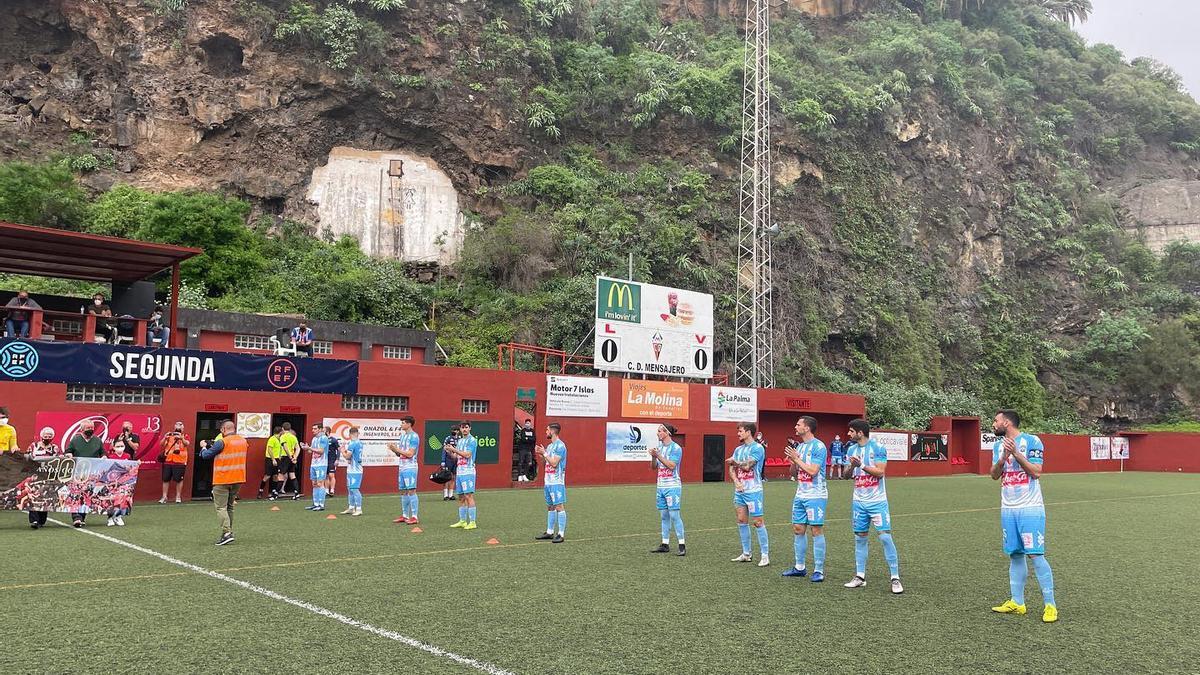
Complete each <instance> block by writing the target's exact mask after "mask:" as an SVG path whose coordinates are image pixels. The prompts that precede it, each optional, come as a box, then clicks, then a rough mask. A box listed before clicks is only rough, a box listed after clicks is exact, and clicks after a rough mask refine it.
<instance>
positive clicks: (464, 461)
mask: <svg viewBox="0 0 1200 675" xmlns="http://www.w3.org/2000/svg"><path fill="white" fill-rule="evenodd" d="M454 447H455V448H457V449H458V451H459V452H465V453H467V456H466V457H463V456H462V455H459V456H458V471H456V472H455V473H456V474H457V475H459V476H472V477H474V476H475V454H476V452H477V451H478V450H479V439H477V438H475V437H474V436H467V437H465V438H460V439H458V443H456V444H455V446H454Z"/></svg>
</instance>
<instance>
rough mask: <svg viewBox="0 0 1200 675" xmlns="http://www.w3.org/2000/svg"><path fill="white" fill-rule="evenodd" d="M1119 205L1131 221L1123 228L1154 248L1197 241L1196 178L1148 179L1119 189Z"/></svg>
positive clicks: (1199, 184)
mask: <svg viewBox="0 0 1200 675" xmlns="http://www.w3.org/2000/svg"><path fill="white" fill-rule="evenodd" d="M1121 205H1122V206H1123V207H1125V210H1126V211H1127V212H1128V213H1129V217H1130V219H1131V220H1132V221H1133V222H1131V223H1128V224H1127V225H1126V229H1129V230H1132V231H1134V232H1137V233H1139V234H1140V235H1141V236H1142V237H1143V238H1144V239H1145V242H1146V245H1147V246H1149V247H1150V248H1151V249H1153V250H1155V251H1158V252H1162V250H1163V249H1165V248H1166V247H1167V246H1168V245H1169V244H1171V243H1174V242H1176V241H1182V242H1192V243H1196V242H1200V181H1195V180H1180V179H1175V178H1167V179H1164V180H1153V181H1149V182H1146V183H1143V184H1140V185H1136V186H1134V187H1133V188H1131V189H1129V190H1127V191H1125V192H1124V193H1122V194H1121Z"/></svg>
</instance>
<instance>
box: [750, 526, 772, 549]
mask: <svg viewBox="0 0 1200 675" xmlns="http://www.w3.org/2000/svg"><path fill="white" fill-rule="evenodd" d="M754 529H756V530H758V548H759V549H761V552H762V554H763V555H771V547H770V545H769V544H768V543H767V526H766V525H763V526H761V527H756V528H754Z"/></svg>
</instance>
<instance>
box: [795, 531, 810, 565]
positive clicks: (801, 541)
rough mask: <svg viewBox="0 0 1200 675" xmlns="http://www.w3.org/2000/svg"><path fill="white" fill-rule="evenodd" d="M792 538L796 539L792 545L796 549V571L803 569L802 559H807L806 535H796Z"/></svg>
mask: <svg viewBox="0 0 1200 675" xmlns="http://www.w3.org/2000/svg"><path fill="white" fill-rule="evenodd" d="M793 536H795V538H796V541H795V544H794V545H795V548H796V569H798V570H802V569H804V559H805V558H806V557H808V535H806V534H797V535H793Z"/></svg>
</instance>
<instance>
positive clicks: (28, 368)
mask: <svg viewBox="0 0 1200 675" xmlns="http://www.w3.org/2000/svg"><path fill="white" fill-rule="evenodd" d="M37 367H38V353H37V350H36V349H34V348H33V346H32V345H30V344H29V343H26V342H10V343H8V344H6V345H4V346H3V347H0V373H4V374H5V375H7V376H9V377H11V378H14V379H18V380H19V379H21V378H22V377H28V376H29V375H32V374H33V371H35V370H37Z"/></svg>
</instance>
